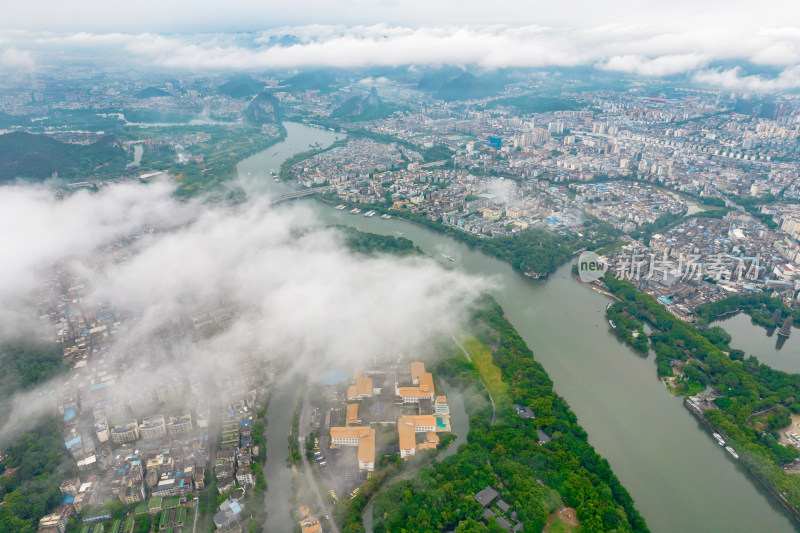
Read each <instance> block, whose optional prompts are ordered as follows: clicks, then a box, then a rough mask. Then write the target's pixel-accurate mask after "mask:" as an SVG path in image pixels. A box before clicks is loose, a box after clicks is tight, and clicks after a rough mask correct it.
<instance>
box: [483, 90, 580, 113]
mask: <svg viewBox="0 0 800 533" xmlns="http://www.w3.org/2000/svg"><path fill="white" fill-rule="evenodd" d="M495 107H515V108H516V109H517V111H518V112H519V113H520V114H523V115H529V114H533V113H552V112H553V111H575V110H578V109H583V108H585V107H586V105H584V104H581V103H580V102H578V101H576V100H572V99H570V98H557V97H554V96H541V95H532V94H529V95H525V96H513V97H509V98H498V99H496V100H492V101H490V102H488V103H487V104H486V108H487V109H493V108H495Z"/></svg>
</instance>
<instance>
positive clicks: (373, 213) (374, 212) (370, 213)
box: [364, 209, 377, 217]
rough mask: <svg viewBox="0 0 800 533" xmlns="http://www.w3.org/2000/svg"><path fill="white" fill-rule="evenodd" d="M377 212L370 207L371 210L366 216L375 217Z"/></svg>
mask: <svg viewBox="0 0 800 533" xmlns="http://www.w3.org/2000/svg"><path fill="white" fill-rule="evenodd" d="M376 213H377V212H376V211H373V210H372V209H370V210H369V211H367V212H366V213H364V216H365V217H374V216H375V214H376Z"/></svg>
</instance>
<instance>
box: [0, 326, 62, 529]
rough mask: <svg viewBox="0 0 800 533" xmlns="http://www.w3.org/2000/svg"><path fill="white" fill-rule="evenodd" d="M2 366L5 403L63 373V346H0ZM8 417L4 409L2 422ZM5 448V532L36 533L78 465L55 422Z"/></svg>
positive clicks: (0, 494)
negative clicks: (67, 448) (72, 459)
mask: <svg viewBox="0 0 800 533" xmlns="http://www.w3.org/2000/svg"><path fill="white" fill-rule="evenodd" d="M0 364H2V367H3V369H4V375H3V377H2V381H0V395H2V400H3V402H7V401H8V399H9V398H10V397H11V396H12V395H13V394H14V393H15V392H17V391H21V390H25V389H29V388H31V387H33V386H35V385H37V384H39V383H43V382H45V381H46V380H48V379H50V378H51V377H53V376H55V375H57V374H58V373H59V372H61V371H62V370H63V367H62V364H61V350H60V349H59V348H58V346H56V345H54V344H35V343H32V342H25V341H19V342H11V343H5V344H4V345H3V346H0ZM6 414H7V413H6V409H3V418H5V416H6ZM2 445H3V451H2V453H4V454H6V455H7V457H6V458H5V459H3V460H2V461H1V462H0V501H3V505H0V531H19V532H34V531H36V528H37V525H38V523H39V519H40V518H42V517H43V516H44V515H46V514H47V513H49V512H50V511H51V510H52V509H53V508H54V507H55V506H56V505H57V504H58V503H59V501H61V497H62V494H61V491H60V490H59V488H58V485H59V484H60V483H61V481H62V480H63V479H64V478H65V477H66V476H68V475H71V474H73V473H74V468H75V465H74V463H73V462H72V461H71V457H70V456H69V454H68V453H67V450H66V448H65V447H64V443H63V442H62V440H61V431H60V430H59V427H58V424H57V420H56V419H55V418H53V417H48V418H46V419H45V420H43V421H40V422H39V423H38V424H37V425H36V426H35V427H32V428H31V429H30V430H29V431H27V432H25V433H23V434H22V435H19V436H17V437H15V438H14V439H13V441H12V442H10V443H8V442H4V443H2Z"/></svg>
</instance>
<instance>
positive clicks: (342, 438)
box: [331, 422, 435, 472]
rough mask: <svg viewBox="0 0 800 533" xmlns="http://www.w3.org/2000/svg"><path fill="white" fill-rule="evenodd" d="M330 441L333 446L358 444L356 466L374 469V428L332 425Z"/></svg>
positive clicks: (363, 468)
mask: <svg viewBox="0 0 800 533" xmlns="http://www.w3.org/2000/svg"><path fill="white" fill-rule="evenodd" d="M434 423H435V422H434ZM331 443H332V444H333V445H334V446H358V468H360V469H361V470H366V471H368V472H372V471H374V470H375V430H374V429H372V428H371V427H368V426H348V427H332V428H331Z"/></svg>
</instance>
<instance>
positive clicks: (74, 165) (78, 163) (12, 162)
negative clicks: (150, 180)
mask: <svg viewBox="0 0 800 533" xmlns="http://www.w3.org/2000/svg"><path fill="white" fill-rule="evenodd" d="M126 160H127V154H126V152H125V150H124V149H123V148H122V146H121V145H120V143H119V140H118V139H117V138H116V137H114V136H113V135H107V136H105V137H103V138H101V139H100V140H98V141H97V142H95V143H93V144H90V145H88V146H84V145H79V144H67V143H62V142H60V141H57V140H55V139H53V138H52V137H49V136H47V135H33V134H30V133H23V132H14V133H7V134H5V135H0V183H5V182H9V181H11V180H14V179H16V178H29V179H35V180H43V179H46V178H49V177H51V176H53V175H54V174H56V173H57V175H58V177H59V178H63V179H68V180H70V179H79V178H84V177H90V176H99V177H104V176H109V175H114V174H117V173H119V172H121V171H122V170H123V169H124V168H125V162H126Z"/></svg>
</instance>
